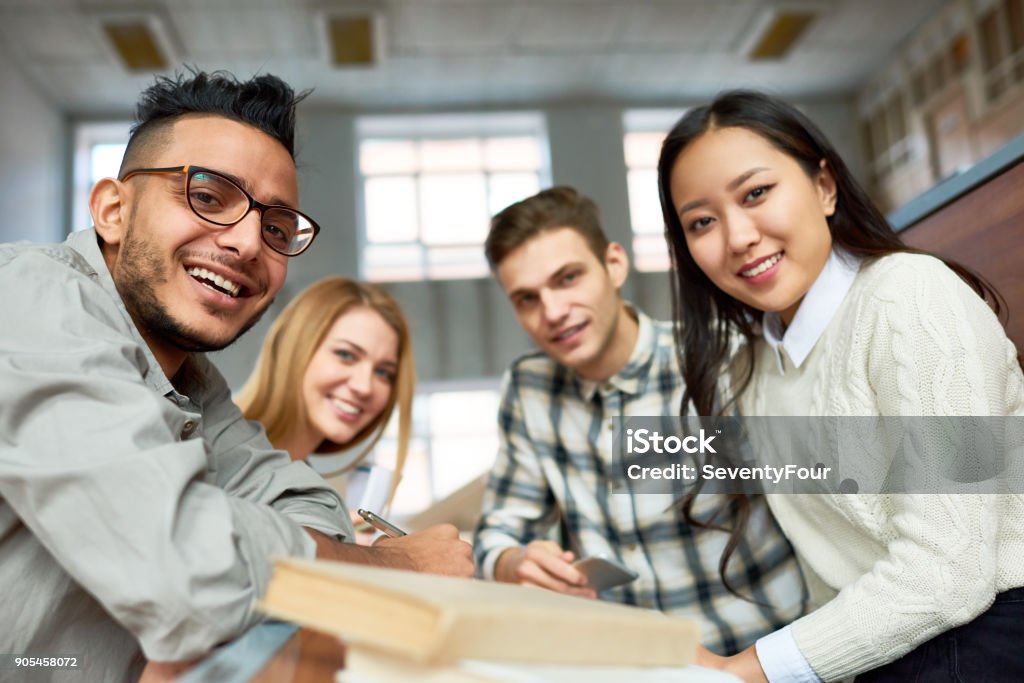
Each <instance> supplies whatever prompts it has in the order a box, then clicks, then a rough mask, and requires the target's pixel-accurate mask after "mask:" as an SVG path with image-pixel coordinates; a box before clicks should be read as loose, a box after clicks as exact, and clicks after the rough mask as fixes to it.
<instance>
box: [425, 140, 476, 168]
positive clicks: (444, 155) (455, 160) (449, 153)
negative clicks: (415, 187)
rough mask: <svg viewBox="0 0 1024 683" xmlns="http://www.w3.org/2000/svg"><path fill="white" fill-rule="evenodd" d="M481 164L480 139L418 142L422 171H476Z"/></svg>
mask: <svg viewBox="0 0 1024 683" xmlns="http://www.w3.org/2000/svg"><path fill="white" fill-rule="evenodd" d="M482 164H483V149H482V146H481V144H480V140H478V139H475V138H470V139H466V140H424V141H423V142H421V143H420V168H421V169H422V170H423V171H428V172H429V171H476V170H479V169H480V167H481V166H482Z"/></svg>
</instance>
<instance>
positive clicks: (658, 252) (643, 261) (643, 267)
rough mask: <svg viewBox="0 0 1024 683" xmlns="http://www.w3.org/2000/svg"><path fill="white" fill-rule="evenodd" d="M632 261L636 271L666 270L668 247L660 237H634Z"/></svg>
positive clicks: (667, 265)
mask: <svg viewBox="0 0 1024 683" xmlns="http://www.w3.org/2000/svg"><path fill="white" fill-rule="evenodd" d="M633 260H634V261H635V263H634V265H635V267H636V269H637V270H639V271H642V272H652V271H660V270H668V269H669V266H670V265H671V264H670V259H669V255H668V245H667V244H665V237H664V236H662V235H636V236H634V237H633Z"/></svg>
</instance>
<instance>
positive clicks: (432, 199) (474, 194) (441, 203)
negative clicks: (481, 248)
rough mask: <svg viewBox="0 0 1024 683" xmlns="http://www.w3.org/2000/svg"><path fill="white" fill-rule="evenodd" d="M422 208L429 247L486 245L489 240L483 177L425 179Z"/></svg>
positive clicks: (424, 232)
mask: <svg viewBox="0 0 1024 683" xmlns="http://www.w3.org/2000/svg"><path fill="white" fill-rule="evenodd" d="M420 207H421V208H420V211H421V212H422V219H423V231H422V233H421V234H422V239H423V242H424V243H425V244H482V243H483V241H484V238H486V236H487V221H488V218H489V217H488V215H487V204H486V188H485V184H484V176H483V174H482V173H473V174H469V173H465V174H453V175H439V176H425V177H424V178H423V179H422V181H421V183H420Z"/></svg>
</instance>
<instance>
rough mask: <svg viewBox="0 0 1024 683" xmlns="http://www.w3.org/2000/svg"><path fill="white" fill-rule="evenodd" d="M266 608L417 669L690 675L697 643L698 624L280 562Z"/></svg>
mask: <svg viewBox="0 0 1024 683" xmlns="http://www.w3.org/2000/svg"><path fill="white" fill-rule="evenodd" d="M260 607H261V608H262V609H263V611H265V612H266V613H267V614H270V615H271V616H274V617H278V618H281V619H285V620H288V621H293V622H295V623H297V624H301V625H303V626H309V627H312V628H315V629H318V630H322V631H326V632H328V633H332V634H334V635H336V636H338V637H340V638H341V639H342V640H343V641H345V642H346V643H347V644H349V645H350V646H353V649H370V650H374V651H377V652H380V653H382V654H386V655H390V656H394V657H397V658H399V659H403V660H407V661H411V662H415V663H420V664H423V663H431V664H451V663H455V662H458V661H460V660H466V659H484V660H499V661H506V662H544V663H560V664H587V665H625V666H631V665H640V666H686V665H688V664H690V663H691V662H692V661H693V660H694V657H695V655H696V646H697V643H698V641H699V636H700V633H699V630H700V629H699V627H698V626H697V624H696V623H694V622H691V621H687V620H684V619H679V618H675V617H669V616H667V615H664V614H661V613H659V612H652V611H648V610H642V609H638V608H635V607H627V606H625V605H619V604H612V603H607V602H599V601H597V600H587V599H585V598H577V597H571V596H568V595H562V594H559V593H553V592H551V591H545V590H541V589H537V588H528V587H525V586H516V585H511V584H503V583H494V582H489V581H478V580H475V579H456V578H451V577H445V576H433V575H429V574H417V573H414V572H406V571H399V570H395V569H379V568H375V567H364V566H358V565H352V564H346V563H341V562H327V561H310V560H300V559H295V558H285V559H279V560H277V561H276V562H275V568H274V575H273V578H272V579H271V581H270V586H269V587H268V589H267V594H266V596H264V598H263V600H262V602H261V605H260Z"/></svg>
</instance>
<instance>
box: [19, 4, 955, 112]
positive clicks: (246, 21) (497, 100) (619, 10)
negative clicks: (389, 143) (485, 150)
mask: <svg viewBox="0 0 1024 683" xmlns="http://www.w3.org/2000/svg"><path fill="white" fill-rule="evenodd" d="M949 1H950V0H810V4H811V5H813V6H815V7H817V8H819V9H820V12H819V14H818V17H817V18H816V20H815V21H814V23H813V24H812V25H811V27H810V28H809V29H808V31H807V32H806V33H805V34H804V36H803V37H802V38H801V39H800V41H799V42H798V43H797V44H796V46H795V47H794V49H793V51H792V52H791V53H790V54H789V55H788V56H787V57H786V58H785V59H783V60H781V61H777V62H756V63H755V62H750V61H748V60H747V59H746V57H745V56H744V55H743V54H742V51H743V49H744V47H745V46H746V45H747V44H749V41H750V40H751V36H752V33H753V28H754V27H755V26H757V25H758V22H759V20H760V19H761V18H762V17H763V15H764V13H765V12H766V11H768V10H770V8H772V7H777V6H782V7H791V6H794V5H796V6H800V5H804V6H806V5H807V4H809V3H808V0H795V1H788V0H779V1H778V2H770V1H768V0H618V1H611V0H379V1H373V0H368V1H360V2H314V1H310V0H154V1H153V2H137V1H131V2H129V1H126V0H112V1H111V0H107V1H102V2H96V1H91V0H87V1H82V0H0V51H3V52H4V53H5V54H6V58H7V59H8V60H10V61H11V62H13V63H14V64H15V65H16V66H17V67H18V68H19V69H20V70H21V71H22V72H23V73H24V74H25V75H26V76H27V77H28V78H29V79H30V80H31V81H32V82H34V83H35V84H36V85H37V87H38V88H39V90H40V91H41V92H42V93H43V94H44V95H45V96H46V97H48V98H49V99H50V100H51V101H52V102H53V103H54V104H55V105H56V106H58V107H59V108H60V109H61V110H62V111H65V112H68V113H71V114H90V113H111V112H121V113H123V112H127V111H129V110H130V109H131V107H132V105H133V103H134V101H135V98H136V96H137V95H138V93H139V91H140V90H141V89H143V88H144V87H146V85H148V84H149V83H150V82H151V81H152V75H150V74H142V75H139V74H129V73H127V72H126V71H125V70H124V69H123V68H122V67H121V65H120V63H119V62H118V60H117V58H116V56H115V55H114V53H113V51H112V50H111V49H110V48H109V47H108V45H107V44H106V42H105V40H104V38H103V35H102V33H101V31H100V29H99V17H100V16H102V15H103V14H104V13H111V12H115V13H116V12H126V11H137V10H150V11H152V12H153V13H155V14H156V15H157V16H159V17H161V19H162V20H163V22H164V23H165V24H166V25H167V27H168V28H169V33H170V36H171V40H172V42H174V43H176V44H177V49H178V50H179V51H180V54H179V55H178V57H179V60H180V62H184V63H188V64H195V65H198V66H199V67H201V68H204V69H218V68H223V69H227V70H229V71H232V72H234V73H236V74H238V75H239V76H248V75H251V74H253V73H256V72H261V71H267V72H271V73H275V74H278V75H280V76H282V77H283V78H285V79H286V80H288V81H289V82H291V83H292V85H294V86H296V87H297V88H315V92H314V94H313V96H312V101H313V102H316V103H320V104H332V105H341V106H346V107H352V108H355V109H398V108H425V107H437V106H479V105H490V104H494V105H515V104H517V103H526V102H530V103H535V102H543V101H561V100H574V99H575V100H578V99H582V98H589V99H592V98H598V99H609V100H628V101H630V102H650V103H658V102H671V101H679V100H685V99H696V98H706V97H708V96H710V95H711V94H713V93H715V92H717V91H718V90H721V89H723V88H725V87H736V86H751V87H757V88H762V89H768V90H772V91H774V92H777V93H779V94H783V95H787V96H790V97H811V96H831V95H836V94H845V93H851V92H853V91H855V90H856V89H857V88H858V86H860V85H862V84H863V83H864V81H865V80H866V79H867V78H869V77H870V76H872V75H873V74H874V73H876V72H877V70H878V69H879V68H881V67H882V66H883V65H885V64H886V63H887V62H888V61H889V60H890V59H891V58H892V56H893V54H894V51H895V49H896V48H897V46H899V45H900V43H901V42H902V41H904V40H905V39H906V38H907V37H908V36H909V35H910V34H911V33H912V32H913V30H914V29H915V28H917V27H918V26H920V25H921V24H922V23H923V22H924V21H925V20H926V19H928V18H929V17H930V16H932V15H933V14H934V13H935V12H936V10H937V9H938V8H939V7H942V6H944V5H946V4H948V2H949ZM346 8H371V9H375V10H377V11H379V13H380V16H381V17H382V20H383V23H382V28H383V48H384V53H385V54H384V57H383V59H382V60H381V61H380V62H379V63H378V64H377V65H375V66H374V67H372V68H362V69H346V70H340V69H334V68H331V67H330V66H329V65H328V64H327V60H326V58H325V57H324V54H325V48H324V44H323V43H324V41H323V39H322V36H321V28H320V24H319V23H318V17H320V16H321V15H322V12H323V11H324V10H325V9H326V10H334V9H341V10H344V9H346Z"/></svg>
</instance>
